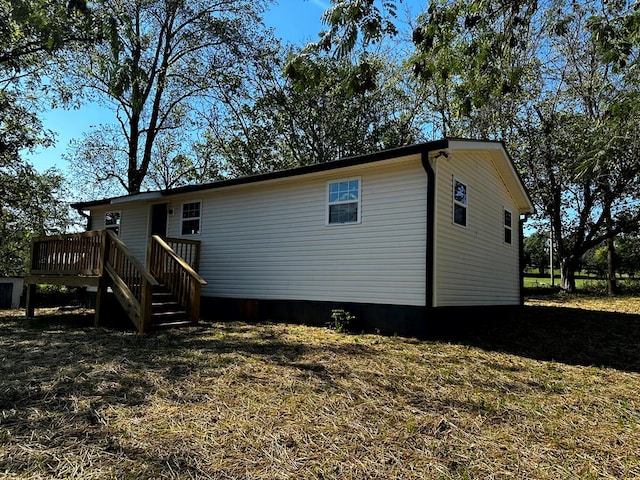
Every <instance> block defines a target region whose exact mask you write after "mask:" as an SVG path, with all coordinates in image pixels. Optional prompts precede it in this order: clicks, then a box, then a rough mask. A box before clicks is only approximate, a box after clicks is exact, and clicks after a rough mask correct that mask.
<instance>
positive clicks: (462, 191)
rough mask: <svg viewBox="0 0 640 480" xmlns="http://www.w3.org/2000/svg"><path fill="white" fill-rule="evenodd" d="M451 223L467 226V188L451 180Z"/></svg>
mask: <svg viewBox="0 0 640 480" xmlns="http://www.w3.org/2000/svg"><path fill="white" fill-rule="evenodd" d="M453 223H455V224H456V225H461V226H463V227H466V226H467V186H466V185H465V184H464V183H462V182H459V181H458V180H456V179H455V178H454V179H453Z"/></svg>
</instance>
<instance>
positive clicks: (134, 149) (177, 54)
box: [64, 0, 270, 193]
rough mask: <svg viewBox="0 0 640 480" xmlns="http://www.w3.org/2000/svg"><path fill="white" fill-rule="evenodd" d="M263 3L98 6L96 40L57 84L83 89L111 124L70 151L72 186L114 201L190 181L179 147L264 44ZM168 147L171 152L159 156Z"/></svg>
mask: <svg viewBox="0 0 640 480" xmlns="http://www.w3.org/2000/svg"><path fill="white" fill-rule="evenodd" d="M265 3H266V2H262V1H261V2H254V1H251V0H220V1H217V2H207V1H204V0H196V1H192V2H183V1H164V0H135V1H131V2H121V1H119V0H102V1H101V2H100V6H101V11H100V13H101V18H103V19H104V21H103V24H102V27H103V28H102V31H103V33H104V40H103V41H102V42H101V43H100V44H99V45H98V46H97V48H96V49H95V50H94V51H92V52H90V53H91V54H90V55H87V52H76V55H74V56H73V57H72V58H71V61H70V62H68V64H67V65H66V67H67V68H66V70H65V74H66V77H65V78H64V80H65V81H66V82H67V84H70V83H73V84H79V85H83V86H84V93H85V94H86V96H87V97H88V98H91V99H93V100H96V101H98V102H99V103H102V104H104V105H106V106H107V107H109V108H111V109H113V111H114V114H115V117H116V118H115V119H114V122H113V124H111V125H108V126H104V125H103V126H100V127H99V128H97V129H96V130H95V131H93V132H91V133H89V134H88V136H87V138H88V139H89V140H90V141H89V142H78V143H76V144H75V151H74V152H73V153H72V157H73V159H74V165H75V166H78V165H80V166H82V168H80V169H77V170H78V172H77V173H78V174H79V175H78V176H81V177H83V178H84V179H85V180H86V182H87V183H91V184H93V185H101V186H102V188H103V189H108V188H112V189H119V190H120V193H122V190H124V191H125V192H126V193H137V192H139V191H141V190H143V189H146V188H148V187H149V185H150V184H151V185H153V186H155V185H157V184H158V183H160V184H161V186H162V187H166V186H169V185H172V186H175V185H178V184H180V183H181V182H190V181H193V179H194V178H195V176H196V175H194V174H193V173H194V167H193V162H195V161H196V160H197V159H196V158H195V155H192V153H193V152H188V151H185V150H188V149H184V148H181V145H184V143H189V144H193V143H195V141H194V138H195V137H196V135H195V133H194V132H197V131H198V130H199V129H202V128H204V126H205V125H206V123H208V120H209V118H208V117H210V116H215V115H216V114H217V112H216V111H215V109H216V108H217V106H218V105H219V101H220V99H221V98H224V97H225V96H227V95H228V96H231V97H234V96H235V95H236V94H238V90H239V88H240V87H239V86H241V85H242V83H243V81H244V79H245V78H246V77H247V75H248V69H249V68H250V65H252V64H253V62H254V59H255V58H256V57H260V55H261V52H262V48H263V46H264V45H268V44H269V43H270V40H269V37H268V34H267V33H266V32H265V31H264V30H263V29H262V21H261V17H260V15H261V12H262V8H263V6H264V4H265ZM176 137H178V138H180V139H181V142H179V143H178V144H177V145H178V146H177V147H176V148H174V149H173V150H172V151H170V152H167V151H166V148H165V147H166V146H167V145H168V144H169V143H171V142H172V141H173V140H172V138H176ZM160 142H163V143H164V145H162V146H159V145H158V144H159V143H160ZM160 150H163V151H162V155H158V153H159V152H160ZM105 152H107V154H106V155H105V154H104V153H105ZM159 162H162V163H159ZM154 163H155V165H154ZM154 170H155V172H154V175H152V177H153V178H151V182H149V174H150V172H153V171H154ZM167 171H168V173H167ZM145 182H147V183H145ZM154 184H155V185H154ZM105 185H107V186H106V187H105Z"/></svg>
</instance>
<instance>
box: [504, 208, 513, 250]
mask: <svg viewBox="0 0 640 480" xmlns="http://www.w3.org/2000/svg"><path fill="white" fill-rule="evenodd" d="M511 222H512V216H511V212H510V211H509V210H507V209H506V208H505V209H504V243H507V244H509V245H511V242H512V238H513V234H512V232H513V227H512V225H511Z"/></svg>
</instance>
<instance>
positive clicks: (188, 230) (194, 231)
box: [180, 202, 202, 235]
mask: <svg viewBox="0 0 640 480" xmlns="http://www.w3.org/2000/svg"><path fill="white" fill-rule="evenodd" d="M201 207H202V205H201V203H200V202H186V203H183V204H182V218H181V221H182V228H181V229H180V231H181V232H182V235H200V218H201V213H202V212H201Z"/></svg>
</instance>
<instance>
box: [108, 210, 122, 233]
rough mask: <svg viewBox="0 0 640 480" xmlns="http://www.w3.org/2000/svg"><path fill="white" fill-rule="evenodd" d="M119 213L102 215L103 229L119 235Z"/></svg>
mask: <svg viewBox="0 0 640 480" xmlns="http://www.w3.org/2000/svg"><path fill="white" fill-rule="evenodd" d="M120 216H121V215H120V212H106V213H105V214H104V229H105V230H111V231H112V232H113V233H115V234H116V235H118V236H119V235H120Z"/></svg>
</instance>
